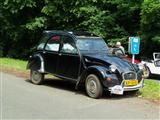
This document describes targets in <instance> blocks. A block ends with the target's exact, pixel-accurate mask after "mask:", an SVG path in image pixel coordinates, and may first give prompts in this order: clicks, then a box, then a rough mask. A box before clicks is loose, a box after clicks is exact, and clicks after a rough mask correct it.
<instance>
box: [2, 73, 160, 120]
mask: <svg viewBox="0 0 160 120" xmlns="http://www.w3.org/2000/svg"><path fill="white" fill-rule="evenodd" d="M0 75H1V79H0V80H1V81H0V83H1V84H0V86H1V87H0V88H1V96H0V102H1V119H2V120H5V119H12V120H13V119H32V120H33V119H43V120H44V119H74V120H75V119H105V120H106V119H127V120H128V119H149V120H152V119H160V106H159V105H158V104H156V103H153V102H150V101H147V100H143V99H141V98H137V97H133V96H131V95H123V96H109V95H104V96H103V97H102V98H101V99H92V98H89V97H88V96H86V95H85V92H84V91H83V90H81V91H78V92H77V91H75V90H74V84H71V83H69V82H66V81H63V80H56V79H54V80H46V82H45V83H44V85H40V86H37V85H33V84H32V83H30V82H29V81H28V79H25V78H20V77H16V76H14V75H10V74H7V73H3V72H1V73H0Z"/></svg>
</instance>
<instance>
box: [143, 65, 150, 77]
mask: <svg viewBox="0 0 160 120" xmlns="http://www.w3.org/2000/svg"><path fill="white" fill-rule="evenodd" d="M143 74H144V77H145V78H149V77H150V76H151V72H150V70H149V68H148V67H147V66H145V68H144V71H143Z"/></svg>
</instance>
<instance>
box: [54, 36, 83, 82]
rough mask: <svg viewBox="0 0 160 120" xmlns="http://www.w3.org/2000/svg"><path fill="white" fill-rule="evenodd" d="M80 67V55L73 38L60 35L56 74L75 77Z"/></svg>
mask: <svg viewBox="0 0 160 120" xmlns="http://www.w3.org/2000/svg"><path fill="white" fill-rule="evenodd" d="M79 67H80V56H79V54H78V50H77V48H76V45H75V42H74V39H73V38H72V37H71V36H67V35H63V36H62V45H61V48H60V53H59V59H58V66H57V74H58V75H60V76H63V77H67V78H71V79H77V78H78V74H79Z"/></svg>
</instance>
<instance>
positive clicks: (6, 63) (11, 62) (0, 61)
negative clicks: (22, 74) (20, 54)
mask: <svg viewBox="0 0 160 120" xmlns="http://www.w3.org/2000/svg"><path fill="white" fill-rule="evenodd" d="M0 65H1V67H9V68H14V69H18V70H26V66H27V61H24V60H18V59H13V58H0Z"/></svg>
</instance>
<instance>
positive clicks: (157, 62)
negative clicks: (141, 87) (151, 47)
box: [142, 53, 160, 78]
mask: <svg viewBox="0 0 160 120" xmlns="http://www.w3.org/2000/svg"><path fill="white" fill-rule="evenodd" d="M142 63H143V64H144V65H145V66H146V77H147V78H149V77H150V76H151V75H159V76H160V53H153V59H151V60H145V61H142ZM159 78H160V77H159Z"/></svg>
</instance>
